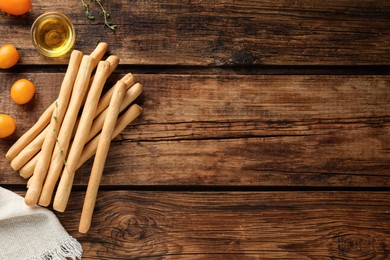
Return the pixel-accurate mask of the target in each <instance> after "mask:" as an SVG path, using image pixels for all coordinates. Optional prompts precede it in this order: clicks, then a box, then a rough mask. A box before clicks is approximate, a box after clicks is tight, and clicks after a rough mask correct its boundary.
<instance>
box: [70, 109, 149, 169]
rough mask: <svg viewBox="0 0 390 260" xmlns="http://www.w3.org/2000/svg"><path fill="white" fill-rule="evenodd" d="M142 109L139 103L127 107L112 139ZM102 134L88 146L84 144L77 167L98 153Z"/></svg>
mask: <svg viewBox="0 0 390 260" xmlns="http://www.w3.org/2000/svg"><path fill="white" fill-rule="evenodd" d="M141 111H142V108H141V107H140V106H139V105H137V104H134V105H132V106H131V107H130V108H129V109H127V111H126V112H125V113H124V114H123V115H122V116H120V117H119V119H118V121H117V122H116V125H115V129H114V133H113V135H112V139H114V138H115V137H117V136H118V135H119V134H120V133H121V132H122V131H123V129H125V128H126V126H128V125H129V124H130V123H131V122H132V121H133V120H134V119H136V118H137V116H139V115H140V114H141ZM100 136H101V134H98V135H97V136H95V138H93V139H92V140H91V141H90V142H89V143H88V144H87V145H86V146H84V149H83V152H82V154H81V157H80V160H79V163H78V165H77V169H79V168H80V167H81V166H82V165H83V164H84V163H85V162H86V161H88V159H89V158H91V157H92V156H93V155H94V154H95V153H96V148H97V146H98V143H99V139H100Z"/></svg>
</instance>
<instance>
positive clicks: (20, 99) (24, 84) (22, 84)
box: [11, 79, 35, 105]
mask: <svg viewBox="0 0 390 260" xmlns="http://www.w3.org/2000/svg"><path fill="white" fill-rule="evenodd" d="M34 94H35V86H34V84H32V83H31V81H28V80H27V79H19V80H18V81H16V82H15V83H14V85H13V86H12V88H11V98H12V99H13V100H14V101H15V103H16V104H19V105H23V104H26V103H27V102H29V101H30V100H31V99H32V98H33V96H34Z"/></svg>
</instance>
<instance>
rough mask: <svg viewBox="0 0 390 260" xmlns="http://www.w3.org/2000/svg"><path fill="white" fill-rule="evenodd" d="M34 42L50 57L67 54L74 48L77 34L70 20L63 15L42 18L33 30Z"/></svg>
mask: <svg viewBox="0 0 390 260" xmlns="http://www.w3.org/2000/svg"><path fill="white" fill-rule="evenodd" d="M31 32H32V37H33V42H34V44H35V46H36V48H37V49H38V51H39V52H40V53H41V54H43V55H45V56H49V57H58V56H61V55H64V54H65V53H67V52H68V51H69V50H70V49H71V48H72V46H73V43H74V39H75V35H74V34H75V33H74V28H73V25H72V23H71V22H70V20H69V19H68V18H67V17H66V16H64V15H61V14H56V13H49V14H48V15H47V16H43V15H42V16H41V17H40V18H38V19H37V21H36V23H34V25H33V28H32V31H31Z"/></svg>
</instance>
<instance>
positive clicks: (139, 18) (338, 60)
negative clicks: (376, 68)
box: [0, 0, 390, 66]
mask: <svg viewBox="0 0 390 260" xmlns="http://www.w3.org/2000/svg"><path fill="white" fill-rule="evenodd" d="M105 5H106V6H107V9H108V11H109V12H110V13H111V15H112V21H113V22H114V23H117V24H118V25H119V28H118V30H117V31H116V32H112V31H110V30H109V29H107V28H104V27H103V25H102V20H103V19H102V17H99V18H98V19H96V21H94V22H91V21H89V20H87V18H86V17H85V14H84V10H83V8H82V5H81V3H80V1H77V0H72V1H62V2H59V1H55V2H48V1H44V0H35V1H34V7H33V9H32V10H31V12H29V13H28V14H27V15H25V16H22V17H11V16H7V15H4V14H1V16H0V31H1V32H2V37H1V39H0V44H5V43H13V44H15V45H16V46H17V47H18V49H19V50H20V52H21V64H64V63H66V60H67V59H66V57H63V58H59V59H50V58H45V57H43V56H40V55H39V54H38V52H37V51H35V50H34V48H33V45H32V43H31V41H30V35H29V31H30V26H31V25H32V23H33V21H34V20H35V18H37V17H38V16H39V15H40V14H42V13H44V12H48V11H53V10H56V11H59V12H62V13H65V14H66V15H68V16H69V17H70V18H71V19H72V21H73V22H74V24H75V26H76V31H77V34H78V37H77V41H76V45H75V48H77V49H79V50H81V51H83V52H86V53H88V52H90V51H92V49H93V48H94V44H97V43H98V42H99V41H102V40H103V41H107V42H108V43H109V44H110V51H111V52H112V53H114V54H117V55H119V56H120V57H121V63H123V64H147V65H150V64H158V65H169V64H170V65H178V64H180V65H202V66H207V65H214V66H215V65H217V66H218V65H252V64H259V65H288V64H289V65H362V64H377V65H378V64H382V65H387V64H389V62H390V47H389V44H388V42H389V41H390V2H389V1H373V0H370V1H365V0H331V1H320V0H314V1H305V0H299V1H292V0H283V1H277V2H275V1H272V0H261V1H250V0H247V1H231V0H213V1H204V0H197V1H180V0H171V1H163V0H151V1H143V0H136V1H127V0H119V1H108V2H105ZM92 10H93V11H94V12H95V14H96V16H98V10H97V9H96V8H93V9H92Z"/></svg>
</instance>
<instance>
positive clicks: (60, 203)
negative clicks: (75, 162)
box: [54, 81, 126, 233]
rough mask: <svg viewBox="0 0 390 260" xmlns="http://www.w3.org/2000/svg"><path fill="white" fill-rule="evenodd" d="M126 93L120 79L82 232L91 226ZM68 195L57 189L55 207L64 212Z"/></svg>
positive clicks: (88, 195) (100, 145)
mask: <svg viewBox="0 0 390 260" xmlns="http://www.w3.org/2000/svg"><path fill="white" fill-rule="evenodd" d="M125 93H126V85H125V84H124V83H121V82H120V81H119V84H117V85H116V86H115V89H114V93H113V95H112V98H111V101H110V105H109V106H108V110H107V111H108V112H107V116H106V120H105V121H104V125H103V129H102V133H101V136H100V139H99V143H98V147H97V150H96V156H95V159H94V161H93V166H92V170H91V176H90V178H89V182H88V188H87V193H86V195H85V199H84V206H83V210H82V213H81V220H80V225H79V231H80V232H81V233H87V232H88V230H89V227H90V226H91V219H92V214H93V210H94V207H95V203H96V197H97V193H98V190H99V186H100V181H101V178H102V175H103V171H104V165H105V163H106V159H107V155H108V150H109V149H110V144H111V138H112V134H113V133H114V129H115V124H116V121H117V119H118V114H119V108H120V105H121V102H122V100H123V97H124V96H125ZM69 188H71V187H69ZM69 188H68V189H69ZM66 195H67V194H64V193H62V190H58V191H57V193H56V197H55V199H54V209H56V210H59V211H62V212H63V211H64V210H65V207H66V204H67V202H68V200H67V197H66Z"/></svg>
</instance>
